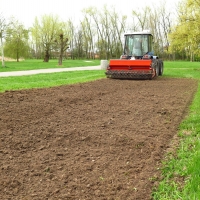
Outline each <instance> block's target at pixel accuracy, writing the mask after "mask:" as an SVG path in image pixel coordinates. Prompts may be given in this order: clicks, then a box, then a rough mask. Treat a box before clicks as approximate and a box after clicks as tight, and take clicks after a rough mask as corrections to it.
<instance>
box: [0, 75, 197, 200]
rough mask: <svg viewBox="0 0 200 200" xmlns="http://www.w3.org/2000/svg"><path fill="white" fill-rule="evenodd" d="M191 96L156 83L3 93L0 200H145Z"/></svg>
mask: <svg viewBox="0 0 200 200" xmlns="http://www.w3.org/2000/svg"><path fill="white" fill-rule="evenodd" d="M196 90H197V81H194V80H191V79H172V78H164V77H162V78H157V79H156V80H152V81H133V80H113V79H102V80H97V81H93V82H89V83H83V84H76V85H71V86H61V87H54V88H49V89H32V90H22V91H7V92H5V93H1V94H0V163H1V166H0V199H2V200H7V199H9V200H46V199H48V200H135V199H137V200H149V199H151V192H152V189H153V188H154V187H155V186H156V185H157V183H158V181H159V179H160V170H158V168H159V167H160V163H161V159H163V158H164V154H165V152H166V150H167V149H168V148H169V146H170V142H171V141H172V139H173V137H174V135H176V133H177V130H178V126H179V124H180V122H181V120H182V119H183V118H184V117H185V115H186V113H187V111H188V106H189V105H190V103H191V101H192V99H193V96H194V94H195V91H196Z"/></svg>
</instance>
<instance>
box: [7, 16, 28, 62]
mask: <svg viewBox="0 0 200 200" xmlns="http://www.w3.org/2000/svg"><path fill="white" fill-rule="evenodd" d="M28 39H29V37H28V30H26V29H25V28H24V26H23V25H22V24H20V23H19V22H18V21H17V20H15V19H12V21H11V23H10V24H9V27H8V28H7V34H6V42H5V47H4V51H5V56H7V57H11V58H14V59H17V61H19V58H20V57H24V58H26V57H28V56H29V45H28Z"/></svg>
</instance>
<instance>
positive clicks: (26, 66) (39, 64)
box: [0, 59, 100, 72]
mask: <svg viewBox="0 0 200 200" xmlns="http://www.w3.org/2000/svg"><path fill="white" fill-rule="evenodd" d="M5 65H6V67H0V72H9V71H23V70H36V69H49V68H70V67H86V66H97V65H100V60H63V65H62V66H59V65H58V60H49V62H43V60H36V59H34V60H24V61H20V62H16V61H7V62H6V64H5Z"/></svg>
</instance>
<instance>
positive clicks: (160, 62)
mask: <svg viewBox="0 0 200 200" xmlns="http://www.w3.org/2000/svg"><path fill="white" fill-rule="evenodd" d="M163 70H164V66H163V61H162V60H159V74H158V75H159V76H162V75H163Z"/></svg>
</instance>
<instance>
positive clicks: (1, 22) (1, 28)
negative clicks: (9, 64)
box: [0, 14, 7, 67]
mask: <svg viewBox="0 0 200 200" xmlns="http://www.w3.org/2000/svg"><path fill="white" fill-rule="evenodd" d="M6 27H7V24H6V20H5V18H4V17H3V16H2V15H1V14H0V40H1V61H2V67H5V61H4V44H3V38H4V37H5V31H6Z"/></svg>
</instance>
